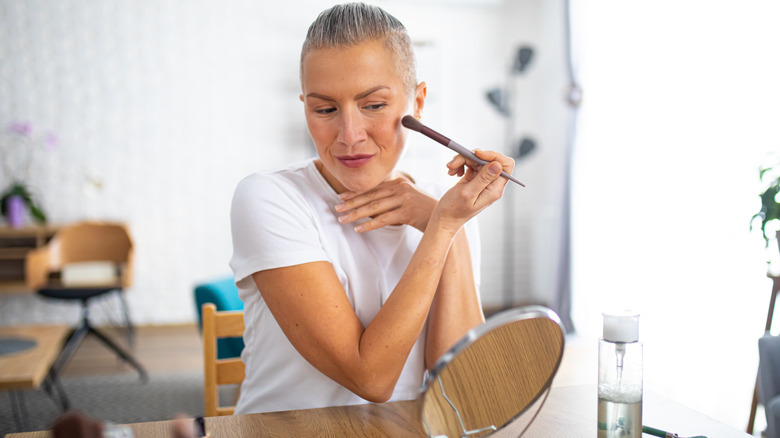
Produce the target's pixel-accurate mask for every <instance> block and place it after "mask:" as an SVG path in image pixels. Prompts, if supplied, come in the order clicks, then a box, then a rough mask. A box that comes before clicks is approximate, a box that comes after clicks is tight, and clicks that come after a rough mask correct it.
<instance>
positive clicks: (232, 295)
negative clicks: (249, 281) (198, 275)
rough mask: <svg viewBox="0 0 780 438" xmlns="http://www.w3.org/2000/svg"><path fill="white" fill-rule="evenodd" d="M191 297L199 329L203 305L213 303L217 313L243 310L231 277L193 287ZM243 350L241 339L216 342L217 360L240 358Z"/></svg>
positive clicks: (201, 323) (242, 340)
mask: <svg viewBox="0 0 780 438" xmlns="http://www.w3.org/2000/svg"><path fill="white" fill-rule="evenodd" d="M193 295H194V298H195V309H196V310H197V313H198V325H199V327H200V328H201V329H202V328H203V313H202V309H203V305H204V304H205V303H214V305H215V306H216V308H217V311H218V312H220V311H225V310H244V302H243V301H241V298H239V296H238V288H237V287H236V283H235V282H234V280H233V277H232V276H230V277H224V278H220V279H217V280H214V281H209V282H205V283H201V284H199V285H197V286H195V290H194V291H193ZM243 350H244V339H243V337H240V338H228V339H218V340H217V358H218V359H225V358H228V357H237V356H240V355H241V352H242V351H243Z"/></svg>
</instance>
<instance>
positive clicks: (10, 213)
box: [5, 195, 27, 228]
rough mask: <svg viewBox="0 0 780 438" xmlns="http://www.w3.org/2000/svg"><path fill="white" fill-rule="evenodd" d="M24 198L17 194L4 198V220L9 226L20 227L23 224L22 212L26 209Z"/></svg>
mask: <svg viewBox="0 0 780 438" xmlns="http://www.w3.org/2000/svg"><path fill="white" fill-rule="evenodd" d="M26 208H27V207H26V205H24V199H22V197H21V196H18V195H12V196H9V197H8V199H6V200H5V220H6V221H8V225H9V226H10V227H11V228H20V227H21V226H22V225H24V212H25V210H26Z"/></svg>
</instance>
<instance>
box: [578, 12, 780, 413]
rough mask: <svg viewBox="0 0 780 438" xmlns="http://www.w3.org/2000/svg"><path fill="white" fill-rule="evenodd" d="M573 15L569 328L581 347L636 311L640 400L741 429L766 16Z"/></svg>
mask: <svg viewBox="0 0 780 438" xmlns="http://www.w3.org/2000/svg"><path fill="white" fill-rule="evenodd" d="M572 3H573V4H572V5H571V6H572V7H571V11H572V14H573V15H572V22H573V26H572V29H573V30H574V31H575V34H574V35H573V40H574V41H576V42H577V44H575V46H574V47H575V49H576V56H577V59H579V60H580V61H581V62H580V63H579V74H580V78H581V83H582V88H583V90H584V91H583V101H582V106H581V111H580V118H579V123H578V125H579V128H578V132H577V142H576V144H577V148H576V151H575V152H576V153H575V154H574V162H573V170H572V236H573V240H572V260H573V263H572V266H573V271H572V285H573V298H572V299H573V304H572V308H573V318H574V323H575V325H577V327H578V331H579V332H580V333H581V334H582V335H583V336H587V337H593V338H596V337H598V336H599V333H600V327H601V312H602V311H604V310H608V309H613V308H618V309H619V308H625V307H631V308H634V309H637V310H639V311H640V312H641V313H642V316H641V318H640V337H641V338H642V339H643V340H644V342H645V346H646V347H645V382H646V387H647V388H648V389H651V390H655V391H657V392H661V393H665V394H667V395H669V396H671V397H674V398H675V399H677V400H679V401H680V402H682V403H684V404H687V405H690V406H692V407H694V408H697V409H698V410H700V411H702V412H705V413H708V414H710V415H712V416H714V417H715V418H719V419H721V421H724V422H727V423H731V424H733V425H734V426H735V427H738V428H744V425H745V424H746V422H747V415H748V411H749V406H750V398H751V396H752V390H753V383H754V381H755V376H756V366H757V349H756V348H757V347H756V342H757V339H758V337H759V336H761V334H762V331H763V325H764V322H763V320H764V318H765V315H766V308H767V303H768V295H769V287H770V285H769V284H768V279H767V278H766V275H765V274H766V265H765V253H764V250H763V241H762V240H761V238H760V237H759V236H758V235H757V234H756V233H751V232H750V231H749V222H750V218H751V216H752V215H753V214H754V213H755V212H757V211H758V209H759V200H758V196H757V195H758V193H759V187H760V184H759V182H758V167H759V165H760V164H761V163H762V160H764V159H765V158H766V155H767V153H768V152H770V151H777V150H780V105H778V103H779V102H780V80H778V78H780V57H778V55H777V54H778V53H780V3H778V2H776V1H768V0H767V1H746V2H739V3H737V2H709V1H685V2H680V1H671V0H660V1H652V2H650V1H639V2H625V1H619V0H598V1H596V0H572ZM693 376H695V378H691V377H693Z"/></svg>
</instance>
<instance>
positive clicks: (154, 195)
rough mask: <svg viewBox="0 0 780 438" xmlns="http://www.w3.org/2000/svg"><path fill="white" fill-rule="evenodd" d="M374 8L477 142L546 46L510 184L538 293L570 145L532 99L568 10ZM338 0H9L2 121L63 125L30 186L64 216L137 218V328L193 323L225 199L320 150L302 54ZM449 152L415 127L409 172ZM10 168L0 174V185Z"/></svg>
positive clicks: (495, 242) (5, 4)
mask: <svg viewBox="0 0 780 438" xmlns="http://www.w3.org/2000/svg"><path fill="white" fill-rule="evenodd" d="M376 3H377V4H379V5H381V6H384V7H386V8H387V9H388V10H389V11H390V12H391V13H393V14H394V15H396V16H397V17H398V18H399V19H401V20H402V21H403V22H404V23H405V24H406V26H407V27H408V29H409V30H410V33H411V35H412V37H413V39H414V40H415V42H416V43H417V47H418V50H419V51H420V56H421V59H420V79H421V80H426V81H427V82H428V84H429V101H428V106H427V108H426V111H425V121H426V122H427V123H429V124H430V125H431V126H434V127H436V128H437V129H439V130H440V131H442V132H445V133H447V134H448V135H449V136H451V137H452V138H455V139H457V140H458V141H459V142H460V143H462V144H465V145H468V146H471V147H482V148H493V149H499V150H502V149H503V147H504V146H503V144H504V136H503V134H504V125H503V121H502V119H501V118H500V117H499V116H498V115H497V113H495V112H494V111H493V110H492V109H491V108H490V107H489V106H488V103H487V100H486V99H485V97H484V93H485V91H486V90H487V89H489V88H491V87H493V86H494V85H496V84H501V83H502V82H503V81H504V72H505V71H506V67H507V63H508V61H509V58H510V56H511V55H512V53H513V51H514V50H515V47H514V46H516V45H517V44H520V43H530V44H534V45H540V46H542V47H537V49H538V51H537V58H536V59H535V60H534V65H532V68H531V69H530V71H529V74H528V78H527V79H523V85H521V86H519V87H518V88H519V91H520V92H521V94H523V95H527V96H528V98H527V99H526V100H524V101H522V102H520V103H519V105H521V106H522V105H525V109H524V110H523V111H524V112H525V114H529V118H528V120H527V124H528V125H531V124H534V125H541V126H540V127H535V128H533V129H536V130H539V131H540V132H535V133H534V134H535V136H537V137H538V138H539V140H540V150H542V151H543V152H541V153H539V154H536V155H535V156H534V157H532V158H530V159H529V160H527V162H525V163H523V164H522V165H521V166H519V168H518V171H517V175H518V176H519V177H520V178H521V179H523V180H525V181H526V182H527V183H528V184H529V188H528V189H523V190H521V189H520V188H519V187H509V188H508V189H507V190H508V192H509V193H510V195H513V196H517V197H518V198H519V200H518V201H517V203H518V205H519V207H518V211H519V212H520V213H519V215H520V216H519V217H520V219H519V220H518V238H517V240H518V242H520V251H519V253H520V256H519V257H518V265H517V267H516V270H517V271H518V272H517V274H516V278H517V279H518V283H519V284H520V287H519V288H518V290H517V291H516V296H517V299H518V300H537V301H538V300H542V299H543V298H544V296H545V295H544V294H543V293H541V292H539V291H537V290H535V288H537V287H541V288H542V289H545V288H547V285H548V283H549V278H550V276H552V275H554V274H555V273H554V271H552V270H550V271H547V270H546V269H543V270H542V271H543V272H544V271H547V272H546V273H545V275H546V276H547V278H548V280H544V281H541V282H540V283H539V284H540V285H541V286H539V285H534V281H533V279H534V278H535V277H534V276H537V277H538V276H539V272H538V271H539V269H538V267H537V268H536V271H534V268H533V267H532V266H531V265H530V260H531V259H532V257H531V255H530V253H529V248H530V247H531V243H528V242H534V241H535V240H534V239H533V238H532V237H531V233H532V231H533V230H534V228H535V227H538V226H539V225H538V222H539V221H538V220H537V219H535V213H534V212H535V211H537V210H541V211H543V214H544V215H546V216H548V217H549V216H551V210H550V209H549V208H547V207H546V205H547V204H546V203H545V201H544V200H545V199H546V198H547V194H548V191H549V189H548V188H547V187H546V184H547V183H548V182H549V181H548V180H549V179H550V178H547V179H546V178H545V177H544V175H548V174H549V175H555V172H549V171H548V169H547V168H546V166H550V165H554V160H555V159H556V157H555V155H554V152H553V151H554V150H555V148H556V147H558V145H556V144H555V143H556V142H558V141H559V139H558V135H557V134H556V132H555V130H554V129H549V130H548V131H546V132H541V130H542V129H546V128H547V126H545V124H549V123H550V122H549V121H547V122H545V121H544V120H540V118H539V117H542V116H537V118H532V116H534V115H537V113H540V112H539V111H531V110H529V108H532V107H535V106H537V105H540V104H542V105H543V102H545V97H544V91H543V90H544V89H545V87H547V88H552V89H554V90H557V88H559V87H560V85H558V84H555V83H554V82H555V80H554V78H555V73H554V72H555V70H556V68H555V64H556V63H558V62H562V59H561V56H560V54H558V53H556V52H555V51H554V50H558V47H557V44H558V43H557V42H556V41H555V40H556V38H559V37H558V36H556V35H557V33H558V31H557V30H555V29H556V28H555V26H552V27H546V26H542V25H540V24H539V22H540V20H551V18H552V21H553V22H555V17H551V15H555V14H557V9H558V8H560V6H549V5H550V4H551V3H554V2H542V1H538V0H535V1H531V0H528V1H511V2H505V3H502V2H497V1H495V2H483V1H459V2H443V1H429V2H412V1H401V0H398V1H390V0H388V1H381V2H379V1H378V2H376ZM331 4H332V2H331V1H321V0H306V1H298V2H275V3H272V2H258V1H250V0H233V1H229V2H218V1H211V0H202V1H183V0H165V1H152V0H141V1H133V2H118V1H109V2H102V1H91V0H67V1H58V2H49V1H43V0H40V1H24V2H20V1H14V0H0V59H2V62H0V123H2V124H3V125H5V124H7V123H8V122H10V121H13V120H29V121H31V122H32V123H33V124H34V126H35V128H36V129H45V130H51V131H53V132H55V133H56V135H57V136H58V138H59V147H58V148H57V149H56V150H55V151H51V152H48V153H46V154H43V155H42V156H41V160H39V161H37V162H36V166H35V176H34V177H33V178H32V179H31V181H30V183H31V185H33V187H34V188H35V189H36V191H37V192H38V193H39V195H40V197H41V199H42V203H43V205H44V206H45V209H46V211H47V213H48V214H49V217H50V218H51V220H52V221H53V222H54V223H66V222H70V221H75V220H80V219H110V220H122V221H126V222H127V223H128V224H129V226H130V229H131V231H132V233H133V235H134V239H135V243H136V270H135V283H134V285H133V287H132V289H131V290H130V291H129V293H128V294H127V297H128V300H129V304H130V307H131V313H132V315H133V318H134V320H135V321H136V322H137V323H139V324H145V323H174V322H183V321H191V320H192V319H193V318H194V308H193V304H192V299H191V295H192V288H193V286H194V285H195V284H196V283H198V282H201V281H206V280H210V279H213V278H216V277H221V276H223V275H228V274H229V268H228V265H227V261H228V259H229V257H230V253H231V244H230V232H229V223H228V210H229V203H230V198H231V195H232V190H233V188H234V187H235V185H236V183H237V182H238V180H239V179H240V178H241V177H243V176H245V175H247V174H249V173H251V172H253V171H256V170H261V169H267V168H271V167H274V166H278V165H281V164H283V163H287V162H290V161H293V160H299V159H302V158H305V157H308V156H310V155H311V154H312V153H313V150H312V148H311V147H310V145H309V144H310V140H309V138H308V134H307V133H306V127H305V123H304V120H303V116H302V114H301V104H300V102H299V100H298V94H299V91H300V89H299V83H298V56H299V51H300V44H301V43H302V41H303V37H304V35H305V31H306V29H307V27H308V25H309V24H310V22H311V21H312V20H313V19H314V18H315V16H316V15H317V14H318V13H319V12H320V11H321V10H323V9H325V8H326V7H328V6H330V5H331ZM559 23H560V22H558V23H556V25H559ZM546 38H551V39H552V40H553V42H552V43H550V44H548V43H546V42H545V39H546ZM546 44H548V45H549V46H550V48H547V47H546V46H545V45H546ZM551 72H552V73H551ZM548 73H549V74H551V76H550V75H548ZM551 80H552V82H553V83H552V84H550V83H549V82H550V81H551ZM534 81H536V84H537V85H533V84H534ZM551 94H552V95H553V96H554V100H555V101H558V95H557V94H556V92H553V93H551ZM548 100H549V99H548ZM528 125H526V126H528ZM527 129H532V128H530V127H528V128H527ZM550 154H552V155H550ZM450 155H451V154H450V152H449V151H447V150H446V149H444V148H441V147H440V146H438V145H436V144H434V143H432V142H430V141H429V140H427V139H424V138H419V137H416V136H412V145H411V147H410V149H409V152H408V154H407V156H406V158H405V161H406V168H409V169H411V170H412V172H417V173H420V172H425V173H430V172H431V170H430V169H431V168H434V169H435V168H438V169H444V167H443V165H444V163H445V162H446V161H447V160H448V159H449V157H450ZM545 156H546V158H545ZM545 160H546V161H545ZM545 163H547V164H545ZM441 173H442V174H444V172H443V171H442V172H441ZM7 179H8V176H7V175H0V184H3V185H4V184H6V181H7ZM553 179H554V178H553ZM445 181H447V182H449V181H450V180H447V179H445ZM535 205H542V206H545V208H543V209H537V208H535V207H534V206H535ZM502 217H503V213H502V211H501V206H495V207H493V208H491V209H490V210H489V211H488V212H486V213H485V214H484V215H483V218H482V223H483V226H482V229H483V232H484V236H483V239H484V243H485V245H484V248H483V252H484V253H485V256H484V260H483V261H484V265H485V269H484V273H485V274H484V275H483V298H484V302H485V304H486V305H497V304H501V299H502V298H501V297H502V294H501V288H502V287H503V280H502V276H501V273H500V272H501V271H500V269H502V268H503V265H502V263H501V259H502V257H501V254H500V253H499V251H502V250H503V249H504V248H503V243H502V238H501V235H500V233H499V232H496V231H500V230H501V229H502V227H503V225H502ZM547 233H548V234H549V233H550V230H547ZM533 245H537V246H538V243H533ZM542 246H544V245H542ZM538 260H542V258H538ZM542 263H544V261H543V260H542ZM547 264H548V265H551V264H552V262H547ZM542 266H543V265H542ZM542 276H543V277H544V275H542ZM540 297H541V298H540ZM95 316H96V317H98V318H100V317H101V313H95ZM75 318H77V311H76V308H75V306H73V307H72V308H71V309H70V311H63V306H62V304H61V303H50V302H46V301H42V300H41V299H39V298H37V297H35V296H29V295H5V296H0V320H2V324H13V323H19V322H28V323H31V322H38V321H46V322H53V321H66V322H67V321H74V320H75Z"/></svg>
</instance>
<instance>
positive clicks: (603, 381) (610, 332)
mask: <svg viewBox="0 0 780 438" xmlns="http://www.w3.org/2000/svg"><path fill="white" fill-rule="evenodd" d="M603 316H604V332H603V337H602V338H601V339H599V380H598V382H599V388H598V435H597V436H598V438H642V344H641V343H640V342H639V314H638V313H635V312H631V311H623V312H617V313H604V314H603Z"/></svg>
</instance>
